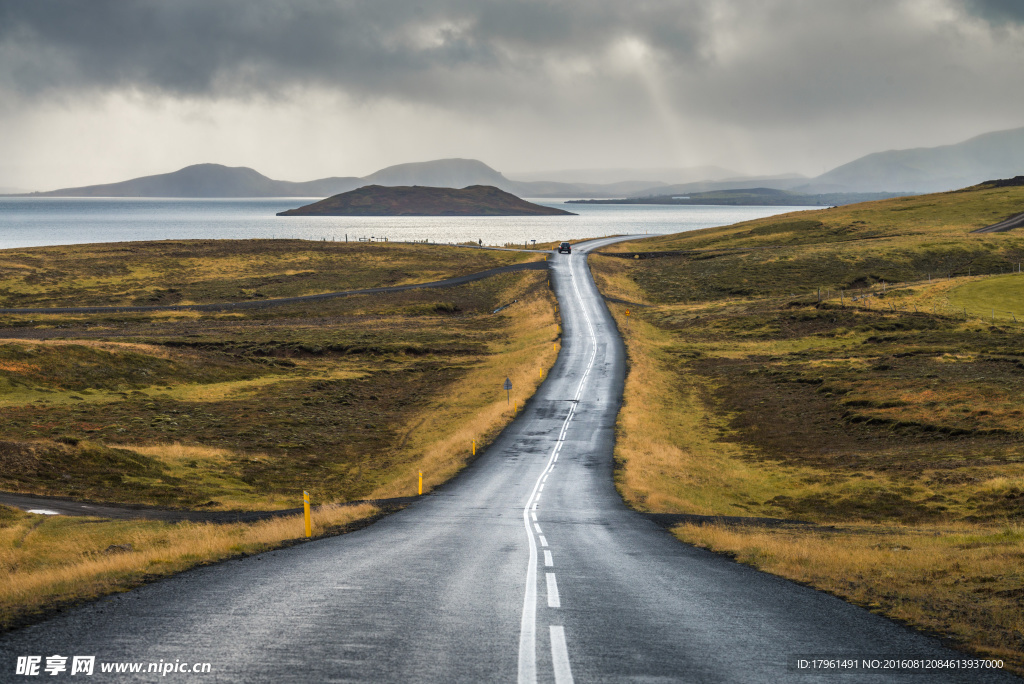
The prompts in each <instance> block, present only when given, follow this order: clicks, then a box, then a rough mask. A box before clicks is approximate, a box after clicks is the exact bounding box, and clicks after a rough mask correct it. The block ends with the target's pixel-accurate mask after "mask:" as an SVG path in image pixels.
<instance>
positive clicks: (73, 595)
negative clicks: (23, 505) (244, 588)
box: [0, 504, 377, 628]
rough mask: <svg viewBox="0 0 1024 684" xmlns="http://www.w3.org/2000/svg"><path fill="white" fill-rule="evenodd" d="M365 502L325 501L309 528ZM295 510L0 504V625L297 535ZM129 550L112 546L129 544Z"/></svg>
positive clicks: (336, 525) (339, 523)
mask: <svg viewBox="0 0 1024 684" xmlns="http://www.w3.org/2000/svg"><path fill="white" fill-rule="evenodd" d="M375 513H377V509H376V508H374V507H373V506H370V505H368V504H362V505H355V506H323V507H320V508H317V509H315V510H314V511H313V513H312V516H311V517H312V521H313V535H314V536H320V535H324V534H331V533H336V532H338V531H339V530H340V529H341V528H343V527H344V526H345V525H348V524H350V523H353V522H355V521H358V520H362V519H365V518H368V517H370V516H372V515H374V514H375ZM303 534H304V533H303V522H302V517H301V516H290V517H284V518H275V519H273V520H267V521H262V522H257V523H251V524H226V525H217V524H213V523H176V524H171V523H163V522H154V521H137V520H132V521H110V520H97V519H94V518H65V517H62V516H52V517H51V516H39V515H32V514H28V513H21V512H15V511H13V510H12V509H6V508H3V507H0V571H2V572H3V574H4V577H5V581H4V582H3V583H0V628H7V627H10V626H12V625H13V624H16V623H17V622H18V621H19V620H23V619H24V618H25V617H26V616H30V615H32V614H38V613H40V612H42V611H45V610H47V609H48V608H51V607H53V606H57V605H62V604H67V603H69V602H77V601H83V600H87V599H91V598H96V597H98V596H102V595H104V594H109V593H112V592H117V591H125V590H127V589H130V588H131V587H133V586H137V585H138V584H140V583H141V582H144V581H146V580H147V579H150V578H153V577H155V576H162V575H169V574H172V573H175V572H181V571H182V570H186V569H188V568H191V567H194V566H196V565H202V564H205V563H211V562H215V561H218V560H223V559H224V558H228V557H230V556H234V555H238V554H250V553H259V552H261V551H266V550H269V549H272V548H275V547H278V546H280V545H281V544H282V543H284V542H287V541H289V540H295V539H299V538H302V537H303ZM128 544H130V545H131V547H130V550H125V549H111V548H110V547H111V546H114V545H120V546H124V545H128Z"/></svg>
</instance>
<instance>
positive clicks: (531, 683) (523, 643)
mask: <svg viewBox="0 0 1024 684" xmlns="http://www.w3.org/2000/svg"><path fill="white" fill-rule="evenodd" d="M574 263H575V261H569V276H570V277H571V279H572V287H573V290H574V291H575V293H576V301H577V302H578V303H579V305H580V311H582V313H583V317H584V320H585V322H586V324H587V331H588V336H589V339H590V345H591V352H590V361H589V362H588V363H587V367H586V369H585V370H584V371H583V375H582V377H580V382H579V385H577V387H576V396H574V397H573V399H572V403H571V404H570V406H569V413H568V414H567V415H566V417H565V420H564V421H563V422H562V429H561V430H560V431H559V433H558V439H557V440H556V443H555V446H554V448H553V449H552V450H551V456H549V457H548V462H547V465H546V466H545V468H544V471H543V472H542V473H541V474H540V476H539V477H538V478H537V481H536V482H535V483H534V485H533V490H532V491H531V492H530V496H529V498H527V500H526V505H525V506H524V507H523V524H524V525H525V526H526V534H527V540H528V542H529V545H530V561H529V564H528V565H527V568H526V593H525V596H524V597H523V616H522V621H521V623H520V627H519V677H518V680H519V684H536V682H537V579H538V578H537V542H538V541H539V542H540V545H541V546H543V547H547V545H548V540H547V539H546V538H545V537H544V535H543V534H540V525H538V524H537V523H536V520H537V514H536V513H534V514H533V515H532V518H533V521H534V527H535V528H536V532H537V538H536V539H535V538H534V530H531V529H530V518H531V516H530V510H531V507H532V510H534V511H536V510H537V503H538V502H539V501H540V494H541V492H542V491H543V490H544V485H545V483H546V482H547V479H548V476H549V475H550V474H551V469H552V468H553V467H554V465H555V461H557V460H558V453H559V451H560V450H561V448H562V445H563V443H564V440H565V436H566V433H567V432H568V430H569V423H570V422H571V421H572V418H573V416H574V415H575V414H576V408H577V407H578V406H579V400H580V396H581V395H582V394H583V387H584V385H585V384H586V382H587V377H588V376H589V375H590V372H591V371H592V370H593V369H594V361H595V360H596V359H597V339H596V337H595V334H594V323H593V321H591V319H590V313H588V311H587V307H586V305H585V304H584V303H583V295H582V294H581V293H580V288H579V283H578V282H577V280H576V270H575V269H574V268H573V264H574ZM544 565H545V566H547V567H550V566H552V565H553V561H552V558H551V552H550V551H547V550H545V551H544ZM545 574H546V575H547V588H548V606H549V607H551V608H560V607H561V605H562V604H561V601H560V600H559V597H558V584H557V583H556V581H555V574H554V573H552V572H549V573H545ZM551 659H552V665H553V667H554V675H555V682H556V684H567V683H568V684H572V681H573V680H572V671H571V670H570V668H569V651H568V648H567V646H566V641H565V630H564V628H563V627H561V626H555V625H552V626H551Z"/></svg>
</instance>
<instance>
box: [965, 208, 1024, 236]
mask: <svg viewBox="0 0 1024 684" xmlns="http://www.w3.org/2000/svg"><path fill="white" fill-rule="evenodd" d="M1021 226H1024V213H1022V214H1014V215H1013V216H1011V217H1010V218H1008V219H1003V220H1002V221H1000V222H999V223H993V224H992V225H991V226H985V227H984V228H978V229H977V230H972V231H971V232H972V233H1005V232H1006V231H1008V230H1013V229H1014V228H1020V227H1021Z"/></svg>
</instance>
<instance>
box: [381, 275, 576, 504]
mask: <svg viewBox="0 0 1024 684" xmlns="http://www.w3.org/2000/svg"><path fill="white" fill-rule="evenodd" d="M536 277H543V276H542V275H538V276H536ZM525 287H526V286H523V285H521V286H519V288H517V290H515V291H511V292H509V293H507V294H506V295H505V297H504V298H505V299H506V300H507V301H511V300H512V299H516V298H518V296H519V295H520V293H521V291H522V289H525ZM501 313H502V314H503V315H506V316H508V317H510V318H511V324H512V325H511V326H510V329H512V330H515V331H516V334H515V335H514V336H508V337H501V338H499V339H497V340H495V341H493V342H491V343H490V345H489V346H490V350H489V351H490V352H491V353H490V354H489V355H488V356H486V357H484V359H483V361H481V362H480V363H477V364H476V365H475V366H473V368H471V369H470V371H469V372H468V373H467V374H466V376H465V377H464V378H462V379H461V380H460V381H459V382H458V384H457V386H456V387H454V388H452V389H451V390H450V391H448V392H446V393H445V394H444V395H442V396H440V397H438V398H437V399H435V400H434V401H432V402H431V405H430V406H429V407H428V408H426V409H424V410H423V411H422V412H421V413H420V414H419V415H417V416H416V417H414V418H413V419H412V420H411V421H409V423H408V424H407V426H406V429H405V434H406V441H405V444H404V445H403V451H404V452H406V453H408V454H411V460H410V461H409V462H408V465H407V466H406V468H404V469H403V472H402V473H401V474H399V475H398V476H397V477H395V478H394V479H392V480H391V481H389V482H387V483H386V484H384V485H383V486H381V487H379V488H378V489H377V490H376V491H374V492H373V494H372V495H371V498H387V497H393V496H409V495H410V494H413V493H415V492H416V489H417V480H418V472H419V471H422V472H423V490H424V492H427V491H429V490H430V489H433V488H434V487H436V486H437V485H439V484H441V483H443V482H445V481H447V480H448V479H450V478H451V477H452V476H453V475H455V474H456V473H457V472H459V471H460V470H461V469H462V468H464V467H465V465H466V463H467V462H468V461H469V460H470V459H471V458H472V441H473V440H476V445H477V453H479V452H480V450H481V449H482V448H484V447H485V446H486V445H487V444H489V443H490V442H491V441H492V440H493V439H494V438H495V437H496V436H497V435H498V433H500V432H501V430H502V429H503V428H504V427H505V426H506V425H508V423H509V422H511V420H512V419H513V418H514V417H515V415H514V408H515V405H518V407H519V408H520V409H521V408H522V406H523V403H524V402H525V401H526V400H527V399H529V398H530V397H531V396H533V393H534V392H535V391H536V389H537V387H538V386H539V385H540V383H541V381H542V379H543V377H546V376H547V372H548V369H550V368H551V366H552V365H553V364H554V362H555V358H556V357H557V352H556V350H555V344H556V340H557V339H558V334H559V329H558V323H557V312H556V304H555V298H554V296H553V295H552V294H551V292H550V290H547V289H543V290H540V291H539V292H535V293H534V294H531V295H529V296H527V297H525V298H522V299H520V301H519V302H518V303H517V304H513V305H512V306H510V307H509V308H508V309H505V310H504V311H503V312H501ZM506 377H508V378H509V379H511V380H512V387H513V390H512V392H511V395H512V396H511V398H512V401H513V405H512V406H510V405H509V404H508V403H507V397H506V393H505V391H504V390H503V389H502V388H501V387H502V383H503V382H504V380H505V378H506Z"/></svg>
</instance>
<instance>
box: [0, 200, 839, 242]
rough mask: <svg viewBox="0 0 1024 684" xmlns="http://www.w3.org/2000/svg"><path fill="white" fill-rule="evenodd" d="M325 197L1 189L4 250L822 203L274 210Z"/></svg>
mask: <svg viewBox="0 0 1024 684" xmlns="http://www.w3.org/2000/svg"><path fill="white" fill-rule="evenodd" d="M317 199H320V198H309V199H308V200H306V199H301V198H299V199H296V198H294V197H288V198H273V199H135V198H132V199H121V198H50V197H48V198H35V197H0V248H4V249H6V248H11V247H33V246H39V245H68V244H81V243H88V242H126V241H134V240H166V239H209V238H301V239H305V240H321V239H327V240H345V237H346V235H347V236H348V239H349V240H350V241H353V240H358V239H360V238H377V239H381V238H385V237H386V238H388V239H389V240H429V241H431V242H441V243H444V242H453V243H457V242H466V241H469V240H472V241H476V240H483V243H484V244H485V245H499V246H500V245H504V244H506V243H522V242H526V241H529V240H536V241H537V242H553V241H559V240H571V239H581V238H592V237H604V236H606V235H620V234H640V235H642V234H645V233H646V234H649V235H655V234H661V233H679V232H682V231H687V230H696V229H698V228H708V227H711V226H724V225H729V224H731V223H737V222H739V221H746V220H748V219H754V218H761V217H764V216H772V215H774V214H782V213H786V212H790V211H800V210H805V209H820V208H821V207H724V206H657V205H635V204H632V205H631V204H589V205H588V204H566V203H565V202H564V201H562V200H550V199H540V200H531V201H534V202H536V203H538V204H544V205H546V206H550V207H558V208H561V209H566V210H567V211H572V212H575V213H577V214H579V216H514V217H513V216H494V217H449V216H446V217H414V216H401V217H396V216H380V217H378V216H373V217H357V216H287V217H285V216H275V214H276V213H277V212H279V211H284V210H285V209H292V208H295V207H299V206H302V205H304V204H308V203H309V202H312V201H315V200H317Z"/></svg>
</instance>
